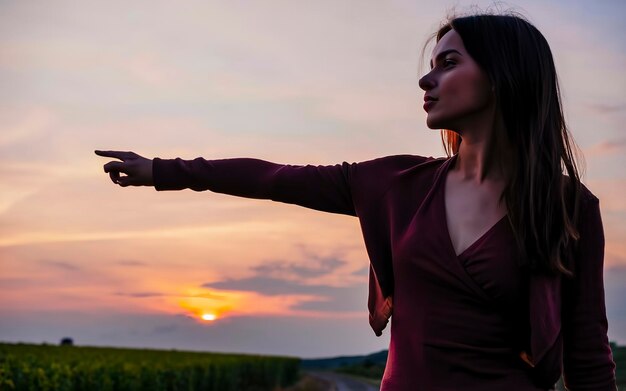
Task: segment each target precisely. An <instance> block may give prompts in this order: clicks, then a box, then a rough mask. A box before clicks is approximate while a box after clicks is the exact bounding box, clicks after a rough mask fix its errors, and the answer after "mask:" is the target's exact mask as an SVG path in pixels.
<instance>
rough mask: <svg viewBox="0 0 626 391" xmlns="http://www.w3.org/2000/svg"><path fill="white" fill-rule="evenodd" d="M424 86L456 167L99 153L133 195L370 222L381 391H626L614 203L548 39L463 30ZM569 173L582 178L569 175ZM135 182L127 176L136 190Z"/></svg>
mask: <svg viewBox="0 0 626 391" xmlns="http://www.w3.org/2000/svg"><path fill="white" fill-rule="evenodd" d="M435 36H436V42H437V43H436V46H435V48H434V50H433V53H432V59H431V70H430V72H428V73H427V74H426V75H424V76H423V77H422V78H421V79H420V80H419V85H420V87H421V88H422V89H423V90H424V91H425V95H424V100H425V103H424V110H426V112H427V113H428V117H427V125H428V127H429V128H432V129H443V130H442V137H443V141H444V147H445V149H446V154H447V156H446V157H438V158H433V157H432V156H430V157H424V156H418V155H396V156H387V157H381V158H378V159H374V160H369V161H364V162H360V163H347V162H343V163H342V164H336V165H330V166H313V165H306V166H297V165H288V164H277V163H272V162H267V161H263V160H258V159H252V158H234V159H219V160H205V159H203V158H197V159H195V160H182V159H171V160H165V159H159V158H155V159H153V160H149V159H146V158H143V157H141V156H139V155H137V154H135V153H132V152H118V151H106V152H105V151H96V153H97V154H98V155H100V156H106V157H112V158H116V159H119V160H121V161H111V162H109V163H107V164H105V165H104V170H105V172H107V173H109V175H110V177H111V179H112V180H113V182H114V183H117V184H119V185H120V186H155V188H156V189H157V190H178V189H184V188H190V189H193V190H196V191H201V190H207V189H208V190H211V191H214V192H218V193H225V194H231V195H236V196H241V197H249V198H261V199H271V200H274V201H281V202H287V203H292V204H297V205H301V206H304V207H308V208H313V209H317V210H321V211H326V212H331V213H342V214H347V215H352V216H356V217H358V218H359V221H360V224H361V228H362V233H363V236H364V239H365V245H366V249H367V251H368V255H369V257H370V285H369V286H370V291H369V300H368V307H369V312H370V319H369V320H370V325H371V327H372V328H373V330H374V332H375V333H376V335H378V336H380V335H381V333H382V330H383V329H384V328H385V327H386V325H387V322H388V319H390V318H391V316H392V315H393V318H392V322H391V342H390V346H389V356H388V361H387V365H386V368H385V374H384V376H383V381H382V385H381V390H386V391H413V390H460V389H463V390H483V391H485V390H550V389H553V388H554V385H555V383H556V382H557V380H558V379H559V377H560V376H561V374H563V377H564V381H565V385H566V386H567V387H568V388H569V389H571V390H578V389H581V390H582V389H585V390H591V389H593V390H615V389H616V386H615V364H614V362H613V358H612V354H611V350H610V346H609V343H608V338H607V329H608V324H607V319H606V310H605V304H604V287H603V277H602V269H603V257H604V236H603V226H602V221H601V217H600V208H599V200H598V198H597V197H595V196H594V195H593V194H592V193H591V192H590V191H589V190H588V189H587V188H586V187H585V186H584V185H582V184H581V182H580V180H579V176H578V172H577V168H576V163H575V160H574V157H573V154H572V149H571V147H572V146H571V145H570V144H571V142H570V137H569V135H568V131H567V129H566V126H565V122H564V119H563V114H562V109H561V103H560V94H559V88H558V83H557V76H556V71H555V67H554V63H553V59H552V54H551V52H550V48H549V46H548V43H547V42H546V40H545V38H544V37H543V36H542V34H541V33H540V32H539V31H538V30H537V29H536V28H535V27H534V26H532V25H531V24H530V23H528V22H527V21H526V20H524V19H523V18H522V17H519V16H516V15H485V14H480V15H473V16H465V17H458V18H453V19H451V20H449V21H448V22H447V23H445V24H444V25H443V27H441V28H440V29H439V31H438V32H437V33H436V35H435ZM563 169H565V170H566V172H567V175H564V173H563ZM120 173H124V174H126V175H125V176H121V175H120Z"/></svg>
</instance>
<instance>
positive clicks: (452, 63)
mask: <svg viewBox="0 0 626 391" xmlns="http://www.w3.org/2000/svg"><path fill="white" fill-rule="evenodd" d="M455 64H456V62H454V60H450V59H445V60H443V66H444V68H445V67H448V66H451V65H455Z"/></svg>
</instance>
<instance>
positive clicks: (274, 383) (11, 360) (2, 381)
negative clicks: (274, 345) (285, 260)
mask: <svg viewBox="0 0 626 391" xmlns="http://www.w3.org/2000/svg"><path fill="white" fill-rule="evenodd" d="M299 366H300V359H299V358H294V357H278V356H259V355H246V354H222V353H195V352H178V351H166V350H148V349H141V350H140V349H116V348H96V347H74V346H53V345H32V344H5V343H0V390H1V391H5V390H17V391H31V390H32V391H126V390H128V391H144V390H150V391H177V390H184V391H195V390H203V391H230V390H232V391H273V390H277V389H280V388H282V387H285V386H289V385H291V384H293V383H295V382H296V381H297V379H298V371H299Z"/></svg>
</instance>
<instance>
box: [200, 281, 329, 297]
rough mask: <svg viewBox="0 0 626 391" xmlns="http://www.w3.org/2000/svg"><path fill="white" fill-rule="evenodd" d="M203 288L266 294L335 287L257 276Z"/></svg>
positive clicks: (212, 284) (320, 290)
mask: <svg viewBox="0 0 626 391" xmlns="http://www.w3.org/2000/svg"><path fill="white" fill-rule="evenodd" d="M202 287H203V288H215V289H225V290H238V291H246V292H256V293H259V294H262V295H266V296H277V295H301V294H306V295H308V294H318V293H321V292H324V291H329V290H332V289H338V288H333V287H330V286H327V285H304V284H300V283H298V282H292V281H287V280H283V279H280V278H274V277H264V276H255V277H248V278H242V279H227V280H225V281H217V282H209V283H206V284H202Z"/></svg>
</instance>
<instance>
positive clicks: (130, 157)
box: [95, 150, 154, 187]
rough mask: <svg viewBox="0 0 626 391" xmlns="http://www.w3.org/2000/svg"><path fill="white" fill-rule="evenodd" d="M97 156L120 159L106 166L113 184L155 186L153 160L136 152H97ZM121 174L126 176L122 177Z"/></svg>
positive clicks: (105, 170) (105, 169) (105, 168)
mask: <svg viewBox="0 0 626 391" xmlns="http://www.w3.org/2000/svg"><path fill="white" fill-rule="evenodd" d="M95 153H96V155H98V156H104V157H111V158H114V159H119V160H121V162H119V161H112V162H108V163H107V164H105V165H104V172H108V173H109V176H110V177H111V180H112V181H113V183H116V184H118V185H120V186H122V187H126V186H154V182H153V180H152V159H146V158H145V157H143V156H139V155H137V154H136V153H135V152H122V151H98V150H96V151H95ZM120 173H122V174H126V175H124V176H120Z"/></svg>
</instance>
